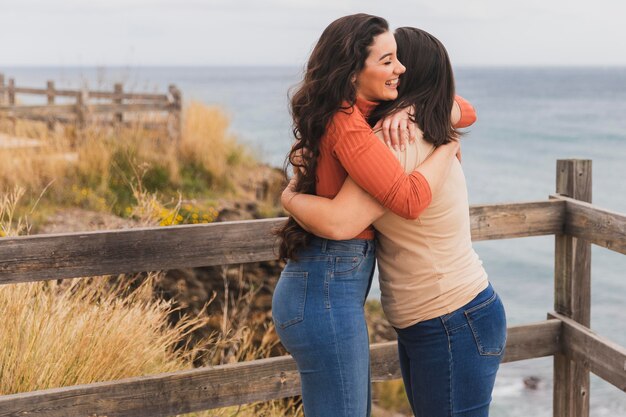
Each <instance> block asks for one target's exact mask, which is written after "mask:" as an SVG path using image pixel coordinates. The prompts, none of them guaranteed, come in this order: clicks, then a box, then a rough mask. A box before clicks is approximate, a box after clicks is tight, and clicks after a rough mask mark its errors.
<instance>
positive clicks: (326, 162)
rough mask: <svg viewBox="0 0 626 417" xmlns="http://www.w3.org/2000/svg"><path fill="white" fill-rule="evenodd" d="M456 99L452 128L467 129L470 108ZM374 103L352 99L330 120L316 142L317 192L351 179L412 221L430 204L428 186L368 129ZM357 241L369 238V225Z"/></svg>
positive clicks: (328, 192) (328, 193)
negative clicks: (457, 109)
mask: <svg viewBox="0 0 626 417" xmlns="http://www.w3.org/2000/svg"><path fill="white" fill-rule="evenodd" d="M455 100H456V101H457V103H458V104H459V105H460V107H461V120H460V121H459V122H458V123H457V124H456V125H455V126H456V127H464V126H469V125H471V124H472V123H473V122H474V120H475V119H476V113H475V111H474V109H473V107H472V106H471V105H470V104H469V103H468V102H467V101H465V100H464V99H462V98H461V97H459V96H457V97H456V98H455ZM377 104H378V103H375V102H371V101H367V100H364V99H361V98H357V100H356V105H355V106H353V107H351V108H350V109H349V110H345V111H338V112H337V113H336V114H335V115H334V116H333V119H332V120H331V122H330V123H329V125H328V128H327V129H326V133H325V134H324V136H323V137H322V140H321V143H320V156H319V159H318V161H317V172H316V174H317V182H316V194H317V195H319V196H321V197H327V198H333V197H335V196H336V195H337V193H338V192H339V190H340V189H341V186H342V185H343V183H344V181H345V179H346V177H347V176H348V175H350V177H352V179H353V180H354V181H355V182H356V183H357V184H359V186H361V187H362V188H363V189H364V190H366V191H367V192H368V193H369V194H370V195H371V196H372V197H374V198H375V199H376V200H378V202H379V203H380V204H382V205H383V206H385V207H386V208H388V209H389V210H391V211H392V212H394V213H395V214H397V215H399V216H402V217H404V218H408V219H415V218H417V217H418V216H419V214H420V213H421V212H422V211H423V210H424V209H425V208H426V207H428V205H429V204H430V202H431V199H432V194H431V190H430V186H429V185H428V182H427V181H426V178H424V176H423V175H422V174H420V173H419V172H417V171H413V172H411V173H408V174H407V173H405V172H404V169H403V168H402V166H401V165H400V163H399V162H398V160H397V159H396V157H395V156H394V155H393V154H392V153H391V152H390V150H389V149H388V148H387V146H386V145H385V144H384V143H383V142H382V141H381V140H380V139H378V138H377V137H376V135H375V134H374V132H373V131H372V128H371V127H370V126H369V124H368V123H367V120H366V118H367V117H368V115H369V114H370V112H371V111H372V109H373V108H374V107H375V106H376V105H377ZM356 239H374V229H373V228H372V226H369V227H368V228H367V229H365V230H364V231H363V232H361V233H360V234H359V235H358V236H356Z"/></svg>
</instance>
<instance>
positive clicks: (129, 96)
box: [89, 91, 167, 103]
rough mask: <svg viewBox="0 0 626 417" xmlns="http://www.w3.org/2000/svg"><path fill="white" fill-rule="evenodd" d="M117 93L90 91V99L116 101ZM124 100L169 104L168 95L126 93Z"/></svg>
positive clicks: (123, 95)
mask: <svg viewBox="0 0 626 417" xmlns="http://www.w3.org/2000/svg"><path fill="white" fill-rule="evenodd" d="M117 97H118V95H117V94H116V93H111V92H110V91H90V92H89V98H100V99H114V98H117ZM121 98H122V99H124V100H144V101H160V102H164V103H167V94H157V93H124V94H122V96H121Z"/></svg>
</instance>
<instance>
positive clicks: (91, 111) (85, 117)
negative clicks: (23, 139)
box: [0, 74, 182, 140]
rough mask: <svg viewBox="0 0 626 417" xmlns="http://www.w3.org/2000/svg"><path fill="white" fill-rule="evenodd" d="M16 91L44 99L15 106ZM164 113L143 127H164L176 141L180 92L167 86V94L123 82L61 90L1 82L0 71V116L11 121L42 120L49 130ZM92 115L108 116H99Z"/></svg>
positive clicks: (112, 122) (10, 80) (178, 133)
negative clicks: (131, 88) (132, 88)
mask: <svg viewBox="0 0 626 417" xmlns="http://www.w3.org/2000/svg"><path fill="white" fill-rule="evenodd" d="M17 94H29V95H41V96H45V97H46V98H47V104H45V105H19V104H17V101H16V95H17ZM57 97H69V98H74V99H75V100H76V103H75V104H57V103H55V101H56V98H57ZM103 99H104V100H110V101H111V103H108V104H106V103H92V102H90V100H103ZM141 113H144V114H145V113H166V114H167V115H168V116H167V118H166V119H164V121H163V122H162V123H156V124H155V123H154V122H146V123H142V122H141V121H140V124H142V125H145V126H147V127H155V126H160V127H166V128H167V130H168V134H169V136H170V137H171V138H172V139H174V140H177V139H178V138H179V137H180V133H181V126H180V124H181V113H182V94H181V92H180V90H179V89H178V88H177V87H176V86H174V85H170V86H169V89H168V93H167V94H156V93H135V92H132V93H128V92H126V93H125V92H124V91H123V85H122V84H120V83H118V84H115V85H114V89H113V91H112V92H111V91H89V90H85V89H82V90H64V89H56V88H55V85H54V82H53V81H48V82H47V85H46V88H31V87H17V86H16V85H15V80H14V79H12V78H11V79H9V80H8V83H7V84H6V85H5V77H4V75H3V74H0V117H5V118H9V119H12V120H16V119H26V120H34V121H45V122H47V123H48V127H49V128H50V129H52V128H53V127H54V124H55V123H57V122H59V123H74V124H76V126H77V128H78V129H81V128H83V127H84V125H85V124H86V123H106V124H112V125H124V124H130V123H131V121H125V114H141ZM96 115H98V116H101V115H111V117H110V118H107V119H102V118H101V117H96Z"/></svg>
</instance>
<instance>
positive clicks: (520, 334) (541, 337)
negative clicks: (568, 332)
mask: <svg viewBox="0 0 626 417" xmlns="http://www.w3.org/2000/svg"><path fill="white" fill-rule="evenodd" d="M560 335H561V322H560V321H559V320H548V321H544V322H539V323H532V324H527V325H523V326H512V327H509V328H508V329H507V342H506V350H505V352H504V358H503V359H502V362H515V361H521V360H524V359H532V358H541V357H544V356H552V355H554V354H556V353H557V352H559V350H560V345H559V343H560V342H559V340H560V339H559V337H560Z"/></svg>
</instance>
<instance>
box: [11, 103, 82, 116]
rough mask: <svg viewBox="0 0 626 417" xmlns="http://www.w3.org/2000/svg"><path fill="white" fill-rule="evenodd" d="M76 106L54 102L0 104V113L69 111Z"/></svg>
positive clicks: (20, 113)
mask: <svg viewBox="0 0 626 417" xmlns="http://www.w3.org/2000/svg"><path fill="white" fill-rule="evenodd" d="M75 108H76V106H74V105H73V104H54V105H47V104H41V105H28V106H0V113H8V114H9V115H15V116H21V115H22V114H29V113H38V114H53V113H71V112H74V111H75Z"/></svg>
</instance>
